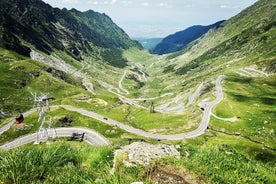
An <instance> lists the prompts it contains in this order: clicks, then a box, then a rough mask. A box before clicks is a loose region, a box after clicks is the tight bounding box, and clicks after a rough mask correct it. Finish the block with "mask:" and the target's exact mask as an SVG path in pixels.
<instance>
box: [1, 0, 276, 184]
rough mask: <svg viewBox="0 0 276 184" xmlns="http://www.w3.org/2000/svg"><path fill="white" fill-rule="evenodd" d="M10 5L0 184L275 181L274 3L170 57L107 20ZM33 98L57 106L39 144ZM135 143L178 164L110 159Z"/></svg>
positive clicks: (5, 11) (4, 46)
mask: <svg viewBox="0 0 276 184" xmlns="http://www.w3.org/2000/svg"><path fill="white" fill-rule="evenodd" d="M15 2H16V4H13V3H9V2H4V1H3V2H1V3H0V5H1V10H2V11H1V20H2V22H1V24H0V26H1V29H0V36H1V37H0V38H1V44H0V73H1V78H0V84H1V85H0V145H1V146H0V149H1V150H0V158H1V159H0V183H20V182H21V183H22V182H23V183H25V182H27V181H29V180H28V179H29V178H32V181H33V182H37V183H60V182H61V181H64V183H74V181H78V182H76V183H132V182H135V181H143V183H154V182H156V180H158V177H157V179H156V178H155V177H154V176H158V175H165V176H166V177H167V179H168V178H170V177H172V176H174V177H172V178H173V179H175V180H173V181H174V182H175V183H176V181H178V180H179V181H182V183H185V182H184V181H186V183H275V182H276V177H275V173H276V170H275V168H276V167H275V160H276V136H275V131H276V124H275V122H276V121H275V120H276V88H275V86H276V75H275V73H276V67H275V66H276V65H275V64H276V63H275V59H276V50H275V48H276V42H275V40H276V28H275V25H276V24H275V20H276V14H275V11H274V9H273V8H275V6H276V2H275V1H274V0H273V1H269V0H259V1H258V2H256V4H254V5H252V6H250V7H248V8H247V9H245V10H244V11H242V12H241V13H240V14H238V15H236V16H234V17H232V18H230V19H229V20H226V21H225V22H223V23H221V24H220V26H218V27H216V28H213V29H210V30H209V31H208V32H206V33H205V34H204V35H202V36H201V37H200V38H198V39H196V40H194V41H192V42H190V43H188V45H186V46H185V47H184V48H183V49H181V50H179V51H177V52H174V53H170V54H165V55H155V54H152V53H150V52H149V51H147V50H144V49H142V48H141V45H139V44H138V43H137V42H136V41H133V40H131V39H130V38H129V37H128V36H127V35H126V33H124V31H123V30H121V29H120V28H119V27H118V26H117V25H116V24H114V23H113V22H112V20H111V19H110V18H109V17H108V16H107V15H105V14H100V13H97V12H93V11H87V12H79V11H78V10H75V9H72V10H67V9H63V10H60V9H55V8H52V7H50V6H48V5H46V4H44V3H43V1H40V0H27V1H26V2H28V3H25V4H24V3H22V1H19V0H15ZM5 7H6V8H5ZM7 7H8V8H7ZM40 7H43V8H41V11H39V12H37V11H34V10H35V8H40ZM25 8H26V9H28V10H29V11H25ZM23 10H24V11H23ZM14 12H17V13H14ZM7 15H9V16H7ZM34 15H35V16H36V17H38V18H37V19H35V20H36V23H35V24H33V20H31V19H29V17H28V16H34ZM19 17H22V18H19ZM92 20H93V21H92ZM7 22H12V24H7ZM18 27H20V29H19V28H18ZM44 27H45V28H44ZM50 28H51V29H50ZM28 32H30V33H32V36H30V34H27V33H28ZM3 35H4V36H3ZM19 43H20V44H19ZM33 94H37V95H40V94H47V96H48V97H50V98H51V101H49V103H50V106H49V109H48V111H47V114H46V115H45V119H47V121H48V119H49V121H51V123H50V124H51V127H50V126H49V127H47V125H46V124H45V130H47V131H48V133H49V134H48V137H47V139H46V140H44V141H41V143H40V144H38V145H33V142H35V141H36V140H37V139H38V138H37V137H38V136H39V133H38V132H39V129H40V128H41V126H42V124H41V122H40V121H38V118H37V117H38V116H39V113H40V112H38V110H37V108H36V106H35V104H34V97H33V96H34V95H33ZM18 114H23V116H24V121H23V122H21V123H20V124H15V120H14V118H15V116H16V115H18ZM50 132H56V133H55V134H53V135H52V134H50ZM74 133H75V134H82V133H85V136H84V137H83V142H82V139H81V140H78V139H75V140H73V138H72V139H70V137H72V135H73V134H74ZM83 135H84V134H83ZM133 142H134V144H131V143H133ZM139 142H146V143H147V144H149V145H151V146H153V147H154V146H155V147H158V146H161V147H162V145H170V146H173V148H175V149H176V150H177V151H178V153H179V157H174V156H172V157H170V156H164V157H163V156H162V157H161V156H160V157H158V156H157V158H156V159H153V160H147V161H145V162H146V163H149V164H150V165H149V166H148V167H144V166H143V164H142V165H139V164H138V165H135V164H134V163H131V161H130V160H131V159H130V157H131V155H132V157H133V155H134V153H121V154H118V155H116V156H115V152H116V150H118V149H120V148H122V147H124V146H127V145H129V146H133V145H135V144H137V145H139ZM141 145H142V143H141ZM141 145H140V146H141ZM138 147H139V146H138ZM138 147H137V149H138ZM149 147H150V146H149ZM166 149H167V148H166ZM166 149H165V148H164V150H165V152H166V151H168V150H166ZM134 150H135V149H134ZM22 154H25V155H22ZM135 154H139V152H138V153H136V152H135ZM141 154H142V153H141ZM145 154H146V153H145ZM152 154H154V153H152ZM55 155H56V156H55ZM141 157H143V156H142V155H141ZM19 158H22V160H20V159H19ZM38 158H41V159H38ZM51 158H52V159H51ZM146 159H149V158H146ZM37 160H39V161H37ZM51 160H55V162H56V164H57V167H55V168H53V167H52V166H55V164H53V163H52V161H51ZM63 161H64V162H63ZM48 163H52V164H51V165H50V164H48ZM126 163H131V164H133V165H131V166H129V165H127V164H126ZM24 164H26V167H24ZM114 165H115V166H114ZM99 166H101V167H99ZM25 168H26V169H25ZM34 168H38V169H34ZM57 168H58V169H57ZM161 168H162V169H163V170H162V169H161ZM30 169H32V172H28V170H30ZM111 170H112V173H113V174H110V172H111ZM61 171H64V173H70V174H68V175H66V177H65V178H66V179H65V178H64V176H61V175H60V174H59V173H60V172H61ZM156 172H157V173H156ZM7 173H11V174H7ZM165 176H164V177H165ZM189 177H190V178H189ZM76 178H77V180H76ZM154 178H155V179H154ZM181 178H182V179H181ZM191 178H192V181H190V179H191ZM164 181H166V180H164ZM187 181H190V182H187Z"/></svg>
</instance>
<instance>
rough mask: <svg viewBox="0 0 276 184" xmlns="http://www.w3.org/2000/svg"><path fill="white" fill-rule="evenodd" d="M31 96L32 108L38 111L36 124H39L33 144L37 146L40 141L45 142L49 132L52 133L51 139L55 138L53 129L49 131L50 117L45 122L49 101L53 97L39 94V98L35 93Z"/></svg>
mask: <svg viewBox="0 0 276 184" xmlns="http://www.w3.org/2000/svg"><path fill="white" fill-rule="evenodd" d="M32 95H33V101H34V108H37V110H38V120H37V121H38V122H41V124H40V126H39V129H38V132H37V140H36V142H35V144H39V143H40V142H41V141H42V140H47V139H48V138H49V137H50V135H49V133H50V131H51V130H52V131H53V135H52V137H56V131H55V129H54V128H52V129H51V126H52V123H53V122H52V118H51V117H50V118H49V120H48V121H47V120H46V118H47V112H48V110H49V101H50V100H53V99H54V98H53V97H48V94H43V93H41V95H40V96H37V95H36V93H35V94H32Z"/></svg>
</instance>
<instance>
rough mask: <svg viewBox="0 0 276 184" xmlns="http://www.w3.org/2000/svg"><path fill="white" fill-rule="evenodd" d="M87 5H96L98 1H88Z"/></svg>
mask: <svg viewBox="0 0 276 184" xmlns="http://www.w3.org/2000/svg"><path fill="white" fill-rule="evenodd" d="M87 4H93V5H98V4H99V2H98V1H88V2H87Z"/></svg>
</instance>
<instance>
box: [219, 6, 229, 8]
mask: <svg viewBox="0 0 276 184" xmlns="http://www.w3.org/2000/svg"><path fill="white" fill-rule="evenodd" d="M220 8H228V6H227V5H220Z"/></svg>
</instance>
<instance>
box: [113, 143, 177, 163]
mask: <svg viewBox="0 0 276 184" xmlns="http://www.w3.org/2000/svg"><path fill="white" fill-rule="evenodd" d="M120 155H127V157H126V159H124V160H123V163H124V165H125V166H127V167H131V166H135V165H143V166H148V165H150V162H151V161H152V160H153V159H157V158H162V157H176V158H180V153H179V152H178V150H177V149H176V148H175V146H174V145H168V144H160V145H153V144H149V143H145V142H134V143H132V144H130V145H127V146H124V147H122V148H121V149H119V150H116V152H115V156H114V159H115V162H114V163H116V160H117V157H118V156H120ZM114 168H116V167H114Z"/></svg>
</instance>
